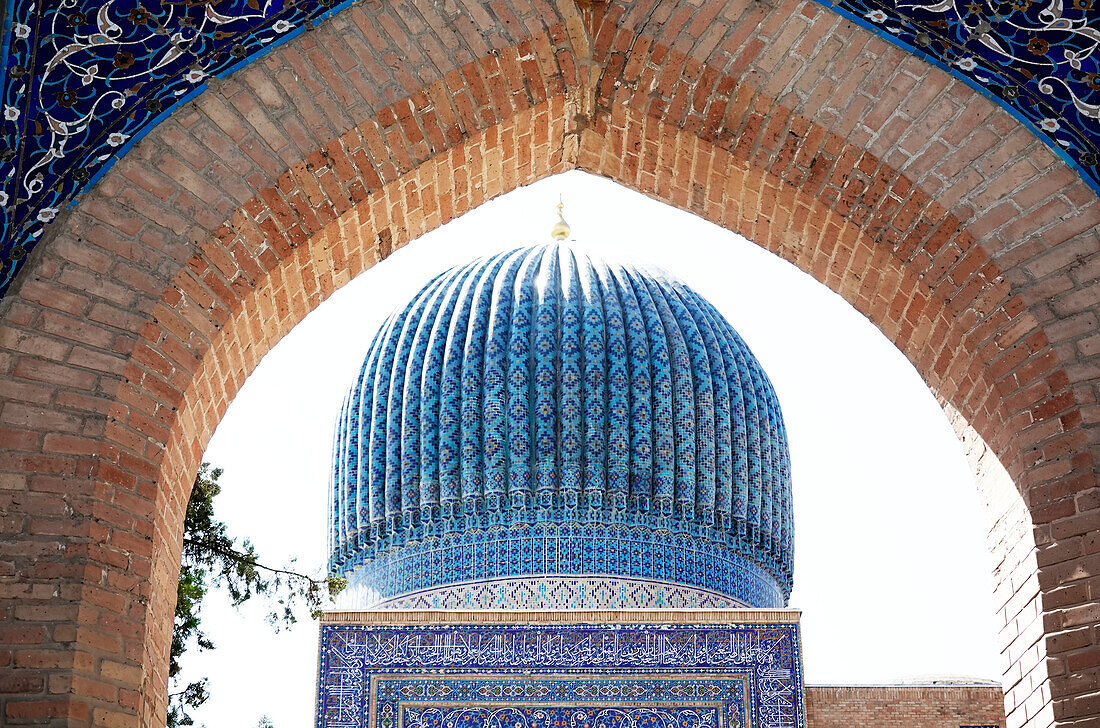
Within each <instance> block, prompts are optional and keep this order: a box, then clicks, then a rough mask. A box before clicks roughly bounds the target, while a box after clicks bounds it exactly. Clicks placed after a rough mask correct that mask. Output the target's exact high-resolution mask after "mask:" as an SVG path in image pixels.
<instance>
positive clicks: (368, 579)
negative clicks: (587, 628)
mask: <svg viewBox="0 0 1100 728" xmlns="http://www.w3.org/2000/svg"><path fill="white" fill-rule="evenodd" d="M349 576H350V577H351V583H350V584H349V588H348V594H347V596H346V597H345V599H350V600H351V601H352V602H354V603H355V606H356V607H357V608H368V607H378V606H387V605H388V606H389V607H391V608H393V607H397V608H412V607H413V605H415V604H419V605H420V606H419V607H418V608H452V606H453V604H452V602H454V601H455V600H463V602H464V601H465V600H467V599H470V600H475V601H477V600H484V599H489V598H490V596H491V595H492V594H494V593H495V594H497V595H498V596H500V597H501V598H502V599H504V602H500V601H492V600H490V601H487V602H486V604H487V605H488V606H484V607H481V606H476V605H469V604H466V603H462V604H460V605H459V607H455V608H472V609H478V608H504V607H503V606H502V604H504V603H515V604H525V602H524V601H523V600H522V599H521V598H520V597H521V596H522V595H521V593H520V591H517V590H522V591H524V592H531V586H530V583H531V582H533V583H538V582H540V581H542V582H543V583H544V585H546V584H549V582H546V581H545V578H546V577H547V576H560V577H562V578H561V579H560V580H556V581H555V582H554V583H555V584H557V583H558V581H560V582H561V584H560V585H559V586H562V588H560V589H559V590H558V591H557V592H551V593H544V592H541V591H539V590H538V588H537V587H536V588H535V590H534V592H533V593H535V594H536V595H537V596H538V598H539V601H538V603H539V604H541V606H539V607H538V608H540V609H576V608H580V607H578V606H577V604H578V598H579V593H578V592H577V591H576V589H570V588H565V586H567V585H568V583H571V582H576V585H580V584H581V582H582V581H586V580H587V579H588V578H589V577H605V578H601V579H594V580H592V583H591V584H590V585H589V587H588V588H591V587H593V586H597V587H602V588H604V589H605V590H606V589H610V588H613V587H614V588H618V587H619V586H621V585H619V584H618V581H617V580H621V581H622V582H623V583H624V584H625V585H626V586H628V587H629V588H625V589H624V590H623V591H621V592H620V593H619V594H603V595H602V596H601V595H598V594H597V595H593V594H590V595H589V596H588V597H587V599H588V600H589V603H590V604H591V603H592V600H595V601H596V602H600V600H603V601H602V602H600V603H602V604H604V606H588V607H585V608H607V609H632V608H652V607H661V606H667V607H673V606H683V607H688V606H696V607H699V608H704V607H708V606H711V604H712V603H713V606H714V607H715V608H720V607H722V606H727V607H728V606H739V605H753V606H757V607H760V608H765V609H772V608H779V607H783V606H785V604H786V594H785V592H784V590H783V588H782V586H781V584H780V582H779V581H778V580H777V579H776V578H775V576H773V575H772V574H771V573H770V572H769V571H768V570H767V569H764V568H762V567H761V566H759V565H758V563H757V562H755V561H754V560H752V559H750V558H746V557H745V555H743V554H741V553H739V552H738V551H737V550H736V549H735V548H732V547H730V546H729V545H726V544H722V543H717V542H714V541H709V540H706V539H701V538H699V537H698V536H693V535H689V534H678V533H671V532H668V531H656V530H654V529H650V528H645V527H638V526H627V525H622V524H598V523H597V524H564V525H560V524H537V525H534V526H529V525H521V526H518V527H504V528H499V529H493V530H490V531H478V532H466V533H458V534H450V535H444V536H439V537H433V538H428V539H424V540H423V541H419V542H416V543H413V544H409V545H406V546H403V547H401V548H397V549H393V550H391V551H388V552H386V553H385V554H383V555H381V556H379V557H377V558H375V559H373V560H371V561H369V562H367V563H363V564H360V565H358V566H357V568H355V569H354V570H353V571H352V572H351V573H350V574H349ZM525 577H526V578H525ZM502 580H504V581H507V582H509V583H510V588H511V591H510V590H509V589H504V590H501V589H500V587H501V586H502V585H504V586H508V584H503V582H502ZM472 582H476V583H477V584H478V585H484V586H488V590H486V589H485V588H482V587H481V586H476V587H472V590H471V589H464V588H463V586H464V585H467V584H470V583H472ZM494 582H496V586H491V584H492V583H494ZM525 582H527V583H526V584H525ZM703 592H706V594H705V595H704V594H703ZM429 594H431V595H434V596H426V595H429ZM693 594H694V597H693V596H692V595H693ZM415 595H421V596H422V597H425V599H427V600H428V601H429V602H430V601H431V600H432V599H433V598H434V599H435V600H436V601H440V602H441V603H442V604H443V606H440V607H433V606H430V605H429V604H426V603H424V601H425V599H419V600H418V599H412V597H414V596H415ZM693 598H694V599H696V600H702V601H703V602H705V603H699V602H698V601H697V602H696V603H692V599H693ZM720 601H725V605H723V604H720V603H719V602H720ZM391 602H392V603H391ZM662 602H663V603H662ZM524 608H533V607H530V606H526V607H524Z"/></svg>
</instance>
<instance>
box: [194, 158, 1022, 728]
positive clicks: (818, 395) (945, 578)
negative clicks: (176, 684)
mask: <svg viewBox="0 0 1100 728" xmlns="http://www.w3.org/2000/svg"><path fill="white" fill-rule="evenodd" d="M559 193H560V194H562V195H563V196H564V198H565V203H566V208H565V217H566V219H567V220H568V221H569V223H570V225H571V226H572V229H573V237H574V238H575V239H576V240H577V241H578V242H579V243H583V244H586V245H590V246H591V247H592V248H593V249H594V250H595V251H597V252H599V253H600V254H601V255H603V256H605V257H607V258H608V259H610V260H615V259H619V260H622V259H624V258H629V259H632V260H636V261H639V262H650V263H653V264H656V265H659V266H661V267H663V268H665V269H667V270H668V271H670V272H672V273H673V274H675V275H676V276H678V277H679V278H681V279H682V280H684V281H686V282H687V283H688V284H689V285H691V286H692V287H694V288H695V289H696V290H697V291H698V292H700V293H701V294H702V295H703V296H705V297H707V298H708V299H710V300H711V301H712V302H713V303H714V304H715V306H717V308H718V309H719V310H720V311H722V313H724V314H725V316H726V318H728V319H729V320H730V322H731V323H732V324H733V325H734V327H735V328H736V329H737V330H738V332H740V334H741V335H742V337H743V338H744V339H745V341H746V342H748V344H749V346H750V347H751V348H752V350H753V352H754V353H755V354H756V356H757V358H758V359H759V360H760V361H761V363H762V365H763V367H764V369H765V371H767V373H768V375H769V377H770V378H771V380H772V382H773V383H774V385H775V388H776V390H777V392H778V396H779V400H780V403H781V405H782V407H783V412H784V415H785V419H786V423H787V429H788V433H789V436H790V448H791V460H792V469H793V480H794V505H795V523H796V531H795V534H796V535H795V554H796V555H795V589H794V593H793V595H792V596H791V606H792V607H796V608H799V609H801V610H803V616H802V625H803V654H804V655H805V664H806V680H807V682H809V683H811V684H822V683H829V684H844V683H888V682H897V681H903V680H912V679H913V678H927V677H929V676H942V675H951V676H960V675H964V676H970V677H977V678H982V679H999V678H1000V674H1001V670H1000V657H999V655H998V654H997V653H996V648H995V646H994V644H995V643H994V634H995V626H994V617H993V608H992V599H991V579H990V576H989V571H990V569H989V562H990V558H989V555H988V553H987V552H986V550H985V547H984V542H983V537H984V533H983V528H982V523H983V519H982V515H981V513H980V512H979V504H978V499H977V493H976V489H975V487H974V484H973V480H972V478H971V474H970V471H969V468H968V466H967V464H966V461H965V459H964V458H963V455H962V451H961V448H960V446H959V443H958V441H957V440H956V439H955V436H954V434H953V433H952V431H951V428H950V427H949V425H948V423H947V420H946V418H945V417H944V414H943V412H942V410H941V409H940V407H939V405H938V404H937V403H936V401H935V400H934V398H933V397H932V394H931V393H930V392H929V390H928V388H927V387H926V386H925V384H924V382H923V381H922V380H921V378H920V376H919V375H918V374H917V373H916V371H915V370H914V369H913V367H912V366H911V365H910V364H909V363H908V361H907V360H906V359H905V358H904V357H903V356H902V355H901V353H900V352H898V350H897V349H896V348H895V347H894V346H893V345H892V344H891V343H890V342H889V341H887V340H886V339H885V338H884V337H883V336H882V334H881V333H880V332H879V331H878V329H876V328H875V327H874V325H873V324H871V323H870V322H869V321H867V319H865V318H864V317H863V316H862V315H861V314H859V313H858V312H857V311H855V309H853V308H852V307H851V306H849V305H848V304H847V303H846V302H845V301H844V300H843V299H841V298H840V297H839V296H836V295H835V294H833V293H832V292H831V291H829V290H828V289H826V288H825V287H824V286H822V285H820V284H819V283H817V282H816V281H815V280H813V279H812V278H811V277H809V276H808V275H805V274H803V273H802V272H801V271H799V270H798V269H796V268H795V267H794V266H792V265H790V264H788V263H786V262H785V261H783V260H781V259H779V258H778V257H776V256H774V255H772V254H770V253H768V252H767V251H764V250H763V249H761V248H758V247H757V246H755V245H753V244H752V243H749V242H747V241H746V240H745V239H744V238H741V237H739V236H737V235H734V234H733V233H730V232H728V231H726V230H724V229H722V228H719V227H717V226H714V225H711V224H710V223H707V222H704V221H703V220H701V219H699V218H697V217H694V216H693V215H690V214H688V213H685V212H681V211H679V210H676V209H674V208H671V207H668V206H666V205H663V204H661V203H657V202H654V201H652V200H649V199H648V198H645V197H643V196H641V195H639V194H637V193H634V192H631V191H629V190H627V189H625V188H623V187H620V186H618V185H616V184H614V183H612V182H609V181H607V180H604V179H601V178H598V177H593V176H591V175H588V174H585V173H583V172H569V173H566V174H563V175H559V176H556V177H551V178H548V179H545V180H542V181H540V182H538V183H536V184H533V185H531V186H529V187H525V188H522V189H519V190H516V191H514V192H512V193H510V194H508V195H505V196H504V197H501V198H499V199H497V200H495V201H493V202H490V203H487V204H485V205H483V206H482V207H480V208H478V209H477V210H474V211H473V212H470V213H469V214H467V215H465V216H463V217H462V218H460V219H458V220H455V221H454V222H452V223H450V224H448V225H446V226H445V227H443V228H441V229H439V230H436V231H435V232H432V233H429V234H428V235H425V236H424V237H423V238H420V239H418V240H416V241H414V242H413V243H411V244H410V245H408V246H406V247H405V248H403V249H401V250H399V251H396V252H395V253H394V254H393V255H392V256H391V257H390V258H389V259H387V260H386V261H385V262H384V263H382V264H381V265H378V266H375V267H374V268H372V269H371V270H368V271H367V272H365V273H363V274H362V275H360V276H359V277H358V278H356V279H355V280H353V281H352V282H351V283H350V284H348V285H347V286H345V287H344V288H343V289H341V290H340V291H338V292H336V294H334V295H333V297H332V298H331V299H330V300H329V301H327V302H326V303H324V304H323V305H322V306H320V307H319V308H318V309H317V310H316V311H315V312H314V313H312V314H311V315H310V316H309V317H308V318H306V320H305V321H303V322H302V323H301V324H300V325H299V326H298V327H296V328H295V329H294V330H293V331H292V332H291V333H290V334H289V335H288V336H287V337H286V338H285V339H284V340H283V341H282V342H280V344H279V345H278V346H277V347H276V348H275V349H274V350H273V351H272V352H271V353H270V354H268V356H267V357H266V358H265V359H264V360H263V361H262V362H261V364H260V366H259V367H258V368H257V369H256V371H255V372H254V373H253V374H252V376H251V377H249V379H248V380H247V381H246V382H245V384H244V387H243V388H242V389H241V392H240V393H239V394H238V396H237V398H236V400H234V402H233V404H232V406H231V407H230V408H229V411H228V412H227V414H226V416H225V418H224V419H223V420H222V422H221V425H220V426H219V427H218V430H217V432H216V433H215V435H214V438H213V439H212V440H211V442H210V445H209V448H208V450H207V454H206V459H207V460H209V461H211V462H212V463H214V464H215V465H217V466H220V467H222V468H224V469H225V474H224V475H223V476H222V479H221V483H222V485H223V492H222V495H221V496H220V497H219V498H218V500H217V501H216V505H217V512H218V514H219V515H220V516H221V517H222V518H223V519H224V520H225V521H226V522H227V523H228V524H229V527H230V531H231V533H232V534H235V535H237V536H238V538H240V537H245V536H247V537H248V538H250V539H252V541H253V542H254V543H255V544H256V546H257V548H258V551H259V553H260V554H261V556H262V557H263V559H264V560H265V561H266V562H269V563H274V562H282V561H285V560H286V559H287V558H288V557H289V556H290V555H297V557H298V566H299V567H301V568H303V569H306V570H314V569H315V570H317V571H318V572H320V571H321V569H323V565H324V563H325V558H326V554H325V548H326V543H325V538H326V522H325V519H326V515H327V505H326V503H327V497H328V490H327V486H328V468H329V458H330V448H331V443H332V440H331V437H332V426H333V422H334V421H335V418H336V415H337V412H338V410H339V407H340V402H341V399H342V397H343V395H344V391H345V389H346V387H347V386H348V385H349V384H350V383H351V380H352V378H353V377H354V375H355V373H356V370H357V369H358V367H359V365H360V364H361V362H362V357H363V354H364V353H365V350H366V347H367V344H368V342H369V340H370V338H371V337H372V336H373V335H374V333H375V331H376V330H377V327H378V325H379V324H380V323H381V321H382V319H383V318H384V317H385V316H386V315H387V314H388V313H389V312H390V311H391V310H392V309H393V308H395V307H396V306H398V305H399V304H404V303H405V302H406V301H407V300H408V298H410V297H411V296H412V295H413V294H414V293H415V292H416V291H417V290H418V289H419V288H420V287H421V286H422V285H423V284H424V283H425V282H427V281H428V280H429V279H430V278H431V277H433V276H434V275H436V274H437V273H439V272H442V271H443V270H445V269H447V268H449V267H451V266H452V265H455V264H458V263H461V262H465V261H466V260H468V259H470V258H473V257H476V256H480V255H484V254H488V253H492V252H496V251H499V250H505V249H510V248H514V247H517V246H519V245H526V244H531V243H538V242H545V241H547V240H548V237H549V235H548V234H549V230H550V226H551V225H552V224H553V222H554V221H555V219H556V211H555V209H554V206H555V205H556V204H557V201H558V195H559ZM208 602H209V604H208V605H207V606H206V608H205V609H204V612H203V615H204V620H203V626H204V628H205V630H206V632H207V634H208V635H209V636H210V637H211V638H212V639H213V640H214V641H215V643H216V644H217V645H218V649H217V650H216V651H214V652H209V653H200V652H197V651H193V652H192V653H190V654H188V655H187V656H186V657H185V663H184V664H185V669H184V678H186V679H195V678H197V677H200V676H203V675H206V676H209V678H210V692H211V698H210V700H209V701H208V703H207V704H206V706H204V708H203V709H201V710H199V711H196V712H195V713H194V716H195V717H196V719H197V723H199V724H205V725H206V726H207V727H208V728H223V727H224V728H230V727H232V728H240V727H241V726H244V727H245V728H250V727H251V726H254V725H256V722H257V720H258V719H259V717H260V716H261V715H267V716H269V717H270V718H271V720H272V721H273V723H274V725H275V726H276V728H292V727H297V726H307V725H310V724H311V722H312V721H313V720H314V716H313V710H314V700H315V691H316V687H315V680H316V669H317V668H316V661H317V626H316V623H314V622H312V621H311V620H310V619H309V617H308V615H303V621H302V622H301V623H300V624H299V625H298V626H297V627H296V628H295V629H293V630H290V631H284V632H282V633H280V634H278V635H274V634H273V633H272V631H271V629H270V627H269V626H268V625H267V624H266V623H265V622H264V620H263V616H264V614H265V613H266V611H265V609H264V608H263V605H262V604H254V605H246V606H245V607H244V608H242V609H241V610H240V612H239V613H238V612H235V611H234V610H233V609H231V608H230V607H228V606H227V605H228V602H227V600H221V599H219V595H218V594H216V593H215V594H212V596H211V597H209V598H208Z"/></svg>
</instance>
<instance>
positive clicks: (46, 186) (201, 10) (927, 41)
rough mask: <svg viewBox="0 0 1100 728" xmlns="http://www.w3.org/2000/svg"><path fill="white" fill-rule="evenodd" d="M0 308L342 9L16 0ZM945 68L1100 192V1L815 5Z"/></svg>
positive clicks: (2, 129) (6, 98)
mask: <svg viewBox="0 0 1100 728" xmlns="http://www.w3.org/2000/svg"><path fill="white" fill-rule="evenodd" d="M6 1H7V12H6V14H5V25H4V28H3V35H2V39H0V49H2V51H3V53H2V55H3V58H4V82H3V89H2V99H0V107H2V110H0V296H2V295H3V294H4V293H5V292H6V291H7V289H8V288H9V286H10V285H11V282H12V280H13V279H14V277H15V275H16V273H17V272H18V270H19V269H20V267H21V266H22V265H23V264H24V263H25V261H26V259H27V254H28V253H29V252H30V251H31V249H32V248H33V247H34V245H35V244H36V243H37V242H38V240H39V239H40V238H41V236H42V233H43V230H44V228H45V226H46V225H47V224H49V223H50V221H52V220H53V219H54V218H55V217H56V216H57V215H58V213H59V212H60V211H61V210H63V209H64V208H65V207H66V206H67V205H70V204H72V203H73V201H74V200H75V198H76V197H77V196H78V195H79V194H80V193H81V192H82V191H84V190H86V189H87V188H88V187H89V186H91V185H92V184H94V183H95V182H96V180H97V179H98V178H99V177H100V176H101V175H102V174H103V173H104V172H105V171H106V170H107V169H108V168H109V167H110V166H111V165H112V164H113V163H114V161H115V160H117V159H118V158H119V157H120V156H121V155H123V154H125V153H126V151H127V150H128V149H129V147H130V146H131V145H132V144H133V143H134V141H136V140H137V139H139V138H140V137H141V136H142V135H143V134H145V133H146V132H147V131H148V130H149V129H151V128H152V127H153V126H155V125H156V124H157V123H158V122H159V121H160V120H161V119H163V118H165V117H166V116H167V115H168V114H169V113H171V112H172V110H173V109H174V108H175V107H176V106H178V105H179V104H181V103H182V102H184V101H186V100H188V99H190V98H192V97H193V96H194V95H195V94H198V93H200V92H201V91H202V90H203V89H204V88H205V85H206V80H207V79H208V78H209V77H211V76H221V75H224V74H227V73H229V72H231V71H233V70H234V69H236V68H239V67H241V66H242V65H244V64H247V63H248V62H250V61H251V60H253V59H255V58H257V57H259V56H260V55H262V54H263V53H264V52H266V51H267V50H268V49H270V48H271V47H272V46H273V45H276V44H278V43H280V42H282V41H284V40H286V39H287V38H290V37H292V36H294V35H296V34H298V33H300V32H302V31H304V30H308V29H309V28H311V27H312V26H313V24H314V23H316V22H318V21H319V20H321V19H322V18H324V17H326V16H327V15H329V14H331V13H333V12H336V11H338V10H339V9H341V8H342V7H343V6H345V5H346V4H348V3H347V2H335V1H334V0H206V1H203V2H199V1H196V0H106V1H104V0H41V1H40V0H6ZM821 2H823V3H824V4H826V5H828V6H829V7H831V8H833V9H834V10H836V11H837V12H840V13H842V14H843V15H846V16H847V17H849V18H851V19H853V20H855V21H856V22H858V23H859V24H861V25H863V26H865V27H867V28H869V29H871V30H872V31H874V32H876V33H878V34H879V35H881V36H882V37H883V38H885V39H887V40H889V41H891V42H893V43H896V44H898V45H900V46H902V47H903V48H906V49H908V50H910V51H913V52H914V53H916V54H917V55H919V56H921V57H923V58H925V59H927V60H929V61H931V62H933V63H936V64H937V65H940V66H942V67H943V68H945V69H947V70H948V71H949V72H951V73H952V74H954V75H955V76H957V77H959V78H961V79H963V80H964V81H966V82H967V83H968V84H970V85H971V86H973V87H975V88H976V89H978V90H980V91H981V92H983V93H985V94H986V95H987V96H989V97H990V98H992V99H993V100H994V101H996V102H998V103H999V104H1001V105H1002V106H1003V107H1004V108H1006V109H1007V110H1008V111H1009V112H1011V113H1012V114H1013V115H1014V116H1016V117H1017V118H1019V119H1020V120H1021V121H1023V122H1024V123H1025V124H1026V125H1028V126H1029V127H1030V128H1032V129H1033V130H1034V131H1035V132H1036V134H1038V135H1039V136H1040V137H1041V138H1042V139H1043V140H1044V141H1046V142H1047V143H1048V144H1049V145H1050V146H1051V147H1052V148H1053V149H1055V150H1056V151H1057V152H1058V154H1059V156H1061V157H1062V158H1063V159H1064V160H1065V161H1066V162H1067V163H1069V164H1070V165H1071V166H1073V167H1074V168H1075V169H1077V171H1078V172H1079V173H1080V174H1081V176H1082V177H1083V178H1084V179H1085V180H1086V181H1087V182H1088V183H1089V184H1090V185H1091V186H1092V187H1093V188H1094V189H1096V190H1098V191H1100V52H1098V50H1097V49H1098V46H1100V8H1098V7H1097V4H1096V3H1097V0H1039V1H1036V0H1004V1H1000V0H969V2H965V3H964V2H963V0H930V1H928V2H923V3H920V2H911V1H910V0H821Z"/></svg>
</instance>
